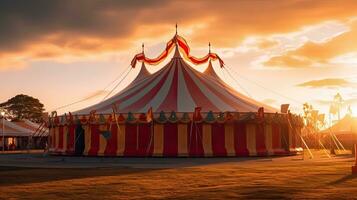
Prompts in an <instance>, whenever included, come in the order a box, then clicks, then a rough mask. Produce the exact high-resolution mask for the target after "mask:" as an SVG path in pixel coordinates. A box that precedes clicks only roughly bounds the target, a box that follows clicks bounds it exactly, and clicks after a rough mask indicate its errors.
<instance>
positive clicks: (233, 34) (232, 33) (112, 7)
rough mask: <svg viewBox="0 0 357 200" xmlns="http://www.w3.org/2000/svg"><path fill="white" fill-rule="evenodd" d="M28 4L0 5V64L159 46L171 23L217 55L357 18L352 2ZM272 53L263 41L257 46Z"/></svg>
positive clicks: (65, 1)
mask: <svg viewBox="0 0 357 200" xmlns="http://www.w3.org/2000/svg"><path fill="white" fill-rule="evenodd" d="M32 4H33V5H32V6H28V7H24V6H23V5H22V4H21V3H17V2H16V1H15V2H14V3H11V4H8V3H3V2H1V3H0V26H1V27H4V28H1V29H0V57H1V58H0V59H4V60H7V58H4V56H2V55H4V54H7V53H9V52H10V53H14V54H16V57H21V58H25V60H31V59H48V58H56V57H63V56H68V55H70V56H79V57H80V56H87V55H93V54H94V55H97V54H98V53H103V52H110V51H125V50H127V49H128V48H132V47H133V44H134V43H136V44H135V45H137V44H139V43H141V42H145V41H152V42H154V41H155V42H157V41H158V40H160V41H162V37H169V35H173V33H174V30H173V29H174V28H173V27H174V24H175V23H176V22H178V23H179V33H180V34H183V35H185V34H187V35H190V38H189V39H190V41H189V42H190V43H193V45H204V46H206V45H207V43H208V42H209V41H210V42H212V43H213V44H214V46H215V47H217V48H221V47H236V46H237V45H238V44H240V42H241V41H242V40H243V39H244V38H246V37H248V36H254V35H260V36H261V35H267V34H274V33H284V32H286V33H287V32H291V31H295V30H297V29H299V28H301V27H303V26H306V25H311V24H317V23H321V22H324V21H327V20H346V19H347V18H349V17H352V16H354V15H355V11H356V10H357V4H356V3H355V2H354V1H353V0H342V1H339V2H336V1H325V0H316V1H308V0H305V1H297V0H292V1H258V0H251V1H224V2H222V1H191V2H187V1H179V0H173V1H164V2H163V1H158V0H157V1H155V0H153V1H145V2H142V1H78V2H75V3H73V1H69V0H61V1H60V0H57V1H56V0H55V1H51V2H41V4H37V2H32ZM39 9H40V11H39ZM181 31H182V32H181ZM274 45H275V44H274V42H272V41H265V42H262V43H261V44H259V45H258V46H259V47H260V48H270V47H272V46H274ZM297 58H299V57H297ZM285 61H286V62H288V63H291V64H294V63H295V64H299V63H300V62H302V63H300V64H306V63H305V61H304V59H302V60H299V59H296V58H295V57H292V56H291V57H290V58H289V59H285ZM285 61H284V60H283V61H281V62H280V61H278V60H276V61H271V62H272V64H276V63H278V64H283V63H285ZM0 62H4V63H5V62H6V63H7V62H9V61H0ZM307 64H309V63H307ZM5 65H7V64H5ZM1 66H3V65H1ZM1 66H0V67H1ZM7 66H9V65H7Z"/></svg>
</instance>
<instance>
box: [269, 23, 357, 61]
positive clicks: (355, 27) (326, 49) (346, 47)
mask: <svg viewBox="0 0 357 200" xmlns="http://www.w3.org/2000/svg"><path fill="white" fill-rule="evenodd" d="M349 25H350V30H349V31H347V32H345V33H343V34H341V35H338V36H336V37H334V38H332V39H330V40H328V41H326V42H323V43H313V42H308V43H306V44H304V45H303V46H301V47H300V48H298V49H295V50H292V51H288V52H286V53H285V54H283V55H280V56H275V57H272V58H271V59H270V60H268V61H267V62H265V63H264V64H265V66H269V67H293V68H299V67H313V66H316V65H318V66H326V65H331V62H330V61H331V59H333V58H335V57H338V56H342V55H345V54H348V53H353V52H357V45H356V44H357V37H356V35H357V20H355V21H353V22H352V23H351V24H349Z"/></svg>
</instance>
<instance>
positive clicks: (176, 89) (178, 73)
mask: <svg viewBox="0 0 357 200" xmlns="http://www.w3.org/2000/svg"><path fill="white" fill-rule="evenodd" d="M139 76H140V77H139ZM215 76H216V77H215ZM212 77H214V78H212ZM114 104H115V105H116V106H117V107H118V111H119V112H134V113H144V112H146V111H147V110H148V109H149V108H150V107H152V109H153V111H154V112H160V111H166V112H171V111H175V112H193V110H194V109H195V107H201V108H202V111H203V112H207V111H213V112H224V111H232V112H234V111H239V112H257V110H258V108H259V107H264V108H265V111H266V112H277V110H276V109H274V108H272V107H270V106H268V105H264V104H262V103H260V102H257V101H255V100H253V99H251V98H249V97H246V96H244V95H242V94H241V93H239V92H237V91H236V90H234V89H233V88H232V87H230V86H229V85H228V84H226V83H225V82H224V81H223V80H221V79H220V78H219V77H218V76H217V74H216V73H215V72H214V69H213V67H212V64H211V63H210V64H209V66H208V68H207V69H206V71H205V72H203V73H201V72H199V71H197V70H195V69H194V68H193V67H191V66H190V65H189V64H187V63H186V62H185V60H184V59H183V58H182V57H181V55H180V52H179V50H178V48H177V45H176V48H175V52H174V55H173V57H172V58H171V61H170V62H169V63H167V64H166V65H165V66H164V67H163V68H162V69H160V70H159V71H157V72H155V73H153V74H148V72H147V70H146V68H145V65H142V68H141V70H140V73H139V75H138V77H137V78H135V80H134V82H132V83H131V84H129V85H128V86H127V87H126V88H125V89H124V90H122V91H120V92H119V93H117V94H116V95H114V96H113V97H111V98H109V99H107V100H105V101H103V102H100V103H98V104H96V105H93V106H90V107H88V108H85V109H83V110H80V111H77V112H75V114H88V113H90V111H92V110H96V112H97V113H111V112H112V106H113V105H114Z"/></svg>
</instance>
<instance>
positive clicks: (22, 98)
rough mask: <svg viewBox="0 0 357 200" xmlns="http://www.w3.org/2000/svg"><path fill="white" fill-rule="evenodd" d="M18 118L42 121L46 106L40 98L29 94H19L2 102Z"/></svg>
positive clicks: (2, 105)
mask: <svg viewBox="0 0 357 200" xmlns="http://www.w3.org/2000/svg"><path fill="white" fill-rule="evenodd" d="M0 107H2V108H3V109H5V110H7V112H8V113H10V115H12V116H13V117H14V118H15V119H16V120H21V119H28V120H31V121H33V122H40V121H42V116H43V111H44V106H43V104H42V103H41V102H40V100H38V99H36V98H33V97H31V96H28V95H24V94H19V95H16V96H15V97H13V98H11V99H9V100H7V101H6V102H4V103H1V104H0Z"/></svg>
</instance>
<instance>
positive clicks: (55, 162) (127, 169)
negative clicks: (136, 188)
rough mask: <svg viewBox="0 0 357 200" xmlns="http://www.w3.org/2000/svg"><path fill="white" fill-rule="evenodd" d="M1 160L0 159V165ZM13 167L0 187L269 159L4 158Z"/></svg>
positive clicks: (1, 170) (5, 170)
mask: <svg viewBox="0 0 357 200" xmlns="http://www.w3.org/2000/svg"><path fill="white" fill-rule="evenodd" d="M1 159H2V157H1V156H0V161H1ZM6 159H7V160H10V161H11V162H13V166H1V165H0V177H1V178H0V187H1V186H8V185H19V184H27V183H41V182H49V181H59V180H71V179H82V178H91V177H93V178H94V177H101V176H122V175H127V174H133V173H145V172H148V171H154V170H163V169H173V168H184V167H195V166H203V165H211V164H219V163H227V162H231V163H235V162H236V163H238V162H244V161H250V160H257V161H259V162H267V161H271V158H269V157H245V158H242V157H213V158H174V157H168V158H155V157H142V158H140V157H113V158H110V157H105V158H103V157H68V156H50V157H44V156H42V155H16V156H15V155H14V156H11V155H10V156H6Z"/></svg>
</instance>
